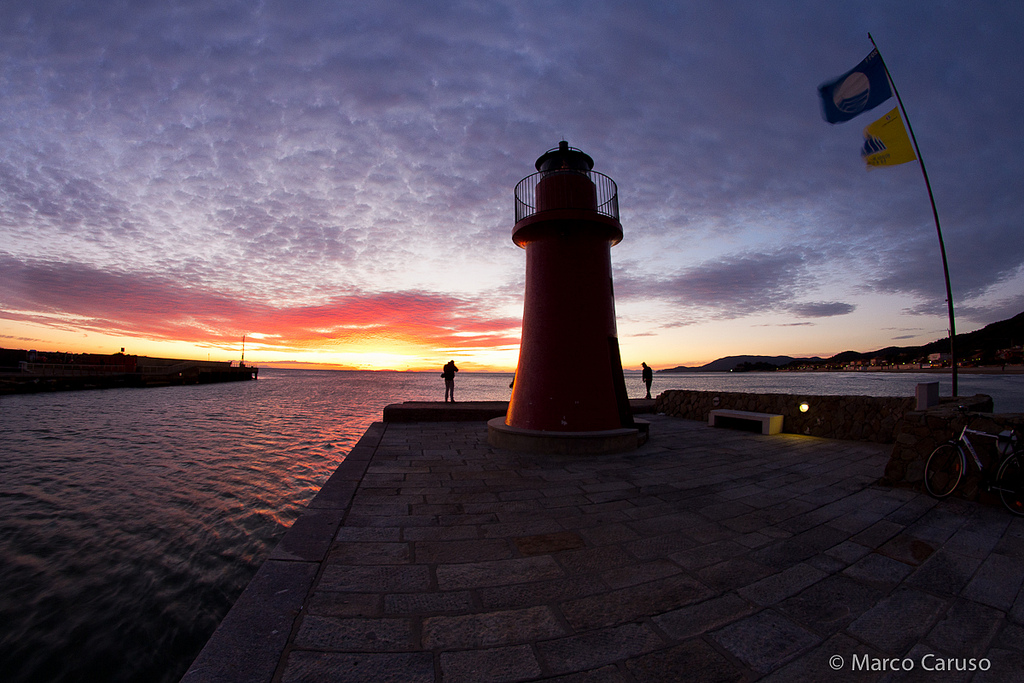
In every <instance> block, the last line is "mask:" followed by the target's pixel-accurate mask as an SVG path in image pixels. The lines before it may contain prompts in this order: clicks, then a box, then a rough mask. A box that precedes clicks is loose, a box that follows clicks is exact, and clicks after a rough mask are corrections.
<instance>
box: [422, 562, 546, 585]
mask: <svg viewBox="0 0 1024 683" xmlns="http://www.w3.org/2000/svg"><path fill="white" fill-rule="evenodd" d="M564 575H565V572H563V571H562V568H561V567H559V565H558V563H557V562H555V560H554V559H552V557H551V556H550V555H539V556H537V557H524V558H513V559H509V560H495V561H490V562H467V563H465V564H443V565H438V567H437V585H438V588H439V589H440V590H461V589H466V588H482V587H486V586H505V585H514V584H517V583H530V582H534V581H543V580H546V579H554V578H559V577H562V576H564Z"/></svg>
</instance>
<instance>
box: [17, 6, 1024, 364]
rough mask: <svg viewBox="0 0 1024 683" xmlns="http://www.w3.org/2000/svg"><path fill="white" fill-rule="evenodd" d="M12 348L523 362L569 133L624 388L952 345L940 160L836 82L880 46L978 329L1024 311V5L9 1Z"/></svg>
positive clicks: (268, 359)
mask: <svg viewBox="0 0 1024 683" xmlns="http://www.w3.org/2000/svg"><path fill="white" fill-rule="evenodd" d="M0 16H2V17H3V21H0V37H2V39H0V54H2V56H3V62H2V63H3V65H4V66H3V68H2V69H0V92H2V93H3V95H4V102H5V106H4V109H3V110H2V111H0V141H2V145H0V347H6V348H23V349H38V350H42V351H65V352H72V353H116V352H117V351H118V350H119V349H121V348H124V349H125V352H126V353H131V354H136V355H147V356H155V357H165V358H167V357H171V358H195V359H206V358H210V359H212V360H238V359H240V358H241V353H242V338H243V336H245V360H246V362H249V363H253V364H256V365H262V366H269V367H327V368H330V367H338V368H350V369H393V370H434V369H437V370H439V369H440V367H441V366H442V365H443V364H444V363H445V362H446V361H447V360H449V359H454V360H455V361H456V363H457V364H458V365H459V367H460V368H463V369H464V370H467V371H501V372H511V371H513V370H514V369H515V365H516V361H517V356H518V345H519V336H520V325H521V320H522V312H523V288H524V282H525V272H524V270H525V258H524V254H523V252H522V250H520V249H519V248H517V247H516V246H515V245H514V244H513V243H512V241H511V233H512V227H513V224H514V222H515V216H514V207H513V188H514V187H515V185H516V183H517V182H518V181H519V180H520V179H522V178H523V177H525V176H527V175H529V174H531V173H532V172H533V171H534V167H533V164H534V161H535V160H536V158H537V157H538V156H539V155H541V154H542V153H543V152H545V151H546V150H547V149H550V148H552V147H555V146H557V144H558V142H559V141H560V140H562V139H565V140H567V141H568V142H569V144H570V145H572V146H574V147H578V148H580V149H582V150H583V151H584V152H586V153H587V154H589V155H590V156H591V157H592V158H593V160H594V162H595V166H594V170H595V171H599V172H601V173H604V174H606V175H608V176H610V177H611V178H612V179H613V180H614V181H615V182H616V183H617V185H618V199H619V205H620V215H621V222H622V227H623V230H624V234H625V237H624V239H623V241H622V243H621V244H619V245H617V246H616V247H614V248H613V249H612V263H613V268H614V276H615V279H614V289H615V297H616V298H615V302H616V313H617V317H618V334H619V343H620V349H621V354H622V362H623V366H624V367H625V368H626V369H627V370H635V369H637V368H639V367H640V363H641V361H644V362H646V363H647V364H648V365H651V366H652V367H654V368H656V369H661V368H665V367H674V366H677V365H689V366H699V365H702V364H704V363H707V362H710V361H712V360H715V359H717V358H720V357H723V356H729V355H747V354H749V355H767V356H773V355H789V356H794V357H810V356H821V357H828V356H831V355H834V354H836V353H839V352H842V351H846V350H856V351H861V352H869V351H874V350H877V349H881V348H884V347H887V346H910V345H916V344H924V343H928V342H931V341H934V340H936V339H940V338H943V337H945V336H946V335H947V320H946V303H945V290H944V282H943V275H942V266H941V260H940V257H939V249H938V242H937V240H936V234H935V225H934V222H933V220H932V214H931V208H930V204H929V200H928V195H927V192H926V189H925V186H924V183H923V180H922V176H921V172H920V168H919V167H918V165H917V164H916V163H908V164H904V165H902V166H897V167H893V168H884V169H875V170H872V171H871V172H868V171H867V170H866V168H865V164H864V162H863V161H862V160H861V158H860V156H859V150H860V147H861V144H862V143H863V136H862V129H863V128H864V127H865V126H866V125H868V124H869V123H871V122H873V121H874V120H875V119H877V118H879V117H881V116H882V115H883V114H885V113H886V112H887V111H888V110H889V109H891V108H893V107H895V106H896V101H895V100H894V99H893V100H890V101H889V102H887V103H886V104H885V105H883V106H880V107H878V108H877V109H875V110H872V111H870V112H867V113H866V114H865V115H863V116H861V117H859V118H857V119H855V120H854V121H852V122H848V123H846V124H839V125H829V124H827V123H825V122H824V121H823V120H822V119H821V116H820V113H819V103H818V101H817V86H818V85H819V84H820V83H822V82H823V81H826V80H828V79H831V78H834V77H836V76H838V75H840V74H842V73H844V72H845V71H847V70H848V69H850V68H852V67H853V66H855V65H856V64H857V63H858V62H859V61H860V60H861V59H863V58H864V57H865V55H867V53H868V52H869V51H870V50H871V44H870V42H869V41H868V39H867V32H868V31H871V32H872V35H873V36H874V38H875V39H876V40H877V41H878V44H879V48H880V50H881V53H882V55H883V57H884V58H885V60H886V63H887V65H888V66H889V68H890V70H891V72H892V74H893V78H894V79H895V82H896V85H897V87H898V89H899V90H900V93H901V95H902V96H903V100H904V103H905V104H906V106H907V110H908V111H907V113H908V115H909V119H910V121H911V122H912V125H913V127H914V130H915V132H916V135H917V138H918V141H919V143H920V145H921V150H922V155H923V156H924V157H925V159H926V162H927V164H928V172H929V177H930V179H931V182H932V185H933V189H934V193H935V200H936V203H937V206H938V211H939V214H940V217H941V219H942V230H943V234H944V236H945V239H946V249H947V252H948V254H949V260H950V275H951V278H952V283H953V292H954V301H955V304H956V307H957V308H956V312H957V331H958V332H961V333H962V332H967V331H971V330H974V329H978V328H980V327H983V326H984V325H986V324H988V323H991V322H995V321H997V320H1003V319H1006V318H1009V317H1012V316H1013V315H1015V314H1017V313H1020V312H1021V311H1022V310H1024V240H1022V239H1021V238H1020V234H1021V227H1022V226H1021V223H1022V220H1024V219H1022V216H1024V169H1022V168H1021V166H1022V163H1024V136H1022V135H1021V134H1020V126H1019V120H1018V119H1019V116H1018V115H1017V112H1018V111H1020V110H1021V109H1022V108H1024V107H1022V105H1024V102H1021V100H1024V76H1022V75H1021V73H1020V71H1019V68H1018V64H1020V63H1021V62H1022V61H1024V59H1022V58H1024V47H1022V44H1021V42H1020V40H1019V35H1020V34H1021V32H1022V30H1024V7H1021V6H1016V5H1013V4H1012V3H997V2H986V3H980V4H971V5H963V6H960V5H943V6H935V5H934V4H933V3H924V2H915V3H899V4H898V5H894V4H893V3H886V2H881V1H878V2H867V3H860V4H858V5H857V6H856V7H854V6H845V5H843V6H840V5H833V4H827V3H825V4H822V3H800V2H790V3H786V4H785V7H780V6H776V5H774V4H765V3H758V2H752V1H746V2H736V3H725V4H714V5H705V4H703V3H692V4H689V3H662V2H654V1H640V2H629V3H625V2H610V1H609V2H594V3H587V4H585V5H573V4H572V3H568V4H565V5H564V6H563V5H557V6H549V7H546V8H542V7H540V6H536V5H534V4H531V3H523V2H493V3H480V4H468V5H448V4H445V3H441V4H433V3H431V4H425V3H407V2H384V3H380V4H375V5H373V6H370V5H366V4H360V3H348V2H339V3H333V4H331V3H328V4H324V3H316V2H308V1H307V0H298V2H288V3H283V2H276V1H273V0H272V1H270V2H267V3H259V4H257V5H251V4H250V3H242V2H229V1H226V0H214V1H213V2H210V3H206V4H200V5H189V6H187V7H186V6H181V7H179V6H178V3H175V2H170V3H155V4H147V5H135V4H129V5H127V6H121V5H115V4H107V3H91V4H72V5H67V4H66V3H57V2H53V1H52V0H42V1H35V2H28V1H27V0H26V1H23V0H14V1H13V2H11V3H7V4H5V7H4V9H3V10H0Z"/></svg>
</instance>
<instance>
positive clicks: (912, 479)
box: [881, 396, 1024, 500]
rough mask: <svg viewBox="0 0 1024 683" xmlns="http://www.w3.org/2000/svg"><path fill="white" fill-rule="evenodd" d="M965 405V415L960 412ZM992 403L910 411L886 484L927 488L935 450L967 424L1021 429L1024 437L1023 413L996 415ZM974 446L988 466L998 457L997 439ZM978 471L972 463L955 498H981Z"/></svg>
mask: <svg viewBox="0 0 1024 683" xmlns="http://www.w3.org/2000/svg"><path fill="white" fill-rule="evenodd" d="M959 405H963V406H965V407H966V408H967V409H968V411H970V412H968V413H967V414H966V415H964V414H963V413H962V412H961V411H959V410H958V409H957V406H959ZM991 410H992V401H991V399H989V398H988V397H987V396H975V397H973V398H971V399H963V398H961V399H959V400H957V401H947V402H944V403H942V404H941V405H939V406H936V407H934V408H931V409H929V410H926V411H910V412H908V413H907V414H906V415H905V416H904V418H903V420H902V421H901V422H900V424H899V427H898V429H897V434H896V442H895V443H894V444H893V448H892V454H891V455H890V456H889V463H888V464H887V465H886V466H885V476H884V477H883V478H882V480H881V481H882V483H885V484H890V485H894V486H896V485H904V486H913V487H915V488H923V485H924V484H923V480H924V464H925V461H926V460H927V459H928V456H929V455H930V454H931V452H932V451H933V450H935V447H936V446H938V445H939V444H940V443H942V442H943V441H948V440H950V439H955V438H956V437H957V436H958V435H959V434H960V430H961V429H963V427H964V425H965V424H966V425H967V426H968V427H970V428H971V429H976V430H978V431H981V432H986V433H988V434H998V433H999V432H1001V431H1004V430H1007V429H1017V430H1018V432H1019V433H1021V434H1024V415H1022V414H1020V413H1004V414H995V415H994V414H992V413H991V412H990V411H991ZM970 439H971V444H973V445H974V448H975V450H976V451H978V457H980V458H981V461H982V463H984V464H985V465H988V464H989V462H990V461H991V460H992V459H993V458H998V457H999V456H998V453H997V452H996V444H995V439H987V438H985V437H983V436H971V437H970ZM978 479H979V477H978V471H977V468H976V467H975V466H974V465H973V464H970V463H968V468H967V475H966V476H965V477H964V480H963V481H962V482H961V483H960V486H959V487H958V488H957V490H956V493H955V494H954V495H958V496H961V497H963V498H968V499H971V500H975V499H978V498H979V494H980V490H979V488H978Z"/></svg>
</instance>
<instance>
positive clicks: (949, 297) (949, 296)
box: [868, 33, 959, 396]
mask: <svg viewBox="0 0 1024 683" xmlns="http://www.w3.org/2000/svg"><path fill="white" fill-rule="evenodd" d="M868 40H870V41H871V44H872V45H874V46H875V50H878V44H877V43H875V39H874V38H872V37H871V33H868ZM878 58H879V59H880V60H881V61H882V68H884V69H885V76H886V78H888V79H889V85H891V86H892V92H893V94H894V95H896V101H897V102H898V103H899V105H900V109H901V110H902V112H903V120H904V121H905V122H906V124H907V130H908V131H909V132H910V140H911V141H912V142H913V143H914V151H915V152H916V153H917V161H918V163H919V164H920V165H921V175H923V176H924V185H925V187H927V188H928V199H929V200H930V201H931V203H932V215H933V216H934V217H935V231H936V232H937V233H938V235H939V252H940V253H941V254H942V273H943V275H945V276H946V306H947V308H948V309H949V364H950V365H951V366H953V367H952V369H953V372H952V375H953V376H952V380H953V396H957V395H959V394H958V389H959V387H958V386H957V373H956V370H957V368H956V351H955V350H954V348H955V345H954V341H953V340H954V339H956V324H955V323H954V322H953V288H952V287H951V286H950V284H949V264H948V262H947V261H946V245H945V243H944V242H943V240H942V228H941V227H939V212H938V210H937V209H936V208H935V197H934V195H932V184H931V183H930V182H929V181H928V171H927V170H926V169H925V167H924V159H923V158H922V157H921V149H920V148H919V147H918V146H917V137H916V136H915V135H914V127H913V126H912V125H910V117H909V116H907V109H906V107H904V106H903V99H902V98H901V97H900V91H899V90H898V89H897V88H896V82H895V81H894V80H893V79H892V74H891V73H889V67H888V66H886V64H885V59H884V58H883V57H882V51H881V50H878Z"/></svg>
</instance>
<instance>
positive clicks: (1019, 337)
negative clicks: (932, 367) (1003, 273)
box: [658, 312, 1024, 372]
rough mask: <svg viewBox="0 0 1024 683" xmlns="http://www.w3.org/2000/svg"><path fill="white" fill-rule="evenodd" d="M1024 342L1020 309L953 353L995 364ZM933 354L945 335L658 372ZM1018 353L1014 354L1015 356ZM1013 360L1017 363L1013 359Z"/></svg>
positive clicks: (944, 349)
mask: <svg viewBox="0 0 1024 683" xmlns="http://www.w3.org/2000/svg"><path fill="white" fill-rule="evenodd" d="M1021 344H1024V312H1022V313H1019V314H1017V315H1015V316H1014V317H1012V318H1010V319H1009V320H1001V321H999V322H996V323H992V324H991V325H986V326H985V327H983V328H981V329H980V330H975V331H974V332H968V333H966V334H958V335H956V355H957V360H958V361H959V362H961V363H973V364H977V365H998V364H999V363H1001V362H1005V360H1006V358H1004V357H1002V356H1000V353H1001V352H1003V351H1005V350H1007V349H1013V348H1017V349H1018V350H1019V348H1020V346H1021ZM933 353H949V337H945V338H943V339H937V340H935V341H933V342H929V343H928V344H924V345H922V346H887V347H886V348H884V349H878V350H877V351H871V352H867V353H860V352H858V351H843V352H842V353H837V354H836V355H834V356H832V357H831V358H826V359H822V358H792V357H790V356H726V357H725V358H719V359H718V360H716V361H712V362H710V363H708V364H707V365H702V366H700V367H687V366H685V365H679V366H677V367H674V368H668V369H665V370H658V372H731V371H746V370H775V369H777V368H781V367H785V366H787V365H790V364H791V363H792V364H798V365H819V364H820V365H830V364H840V363H851V362H854V361H859V360H864V361H869V360H872V359H881V360H883V361H885V362H887V363H915V362H918V361H921V360H924V359H927V357H928V356H929V355H930V354H933ZM1019 355H1020V354H1019V352H1018V353H1017V357H1018V358H1019ZM1015 362H1018V363H1019V362H1020V361H1019V360H1016V361H1015Z"/></svg>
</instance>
